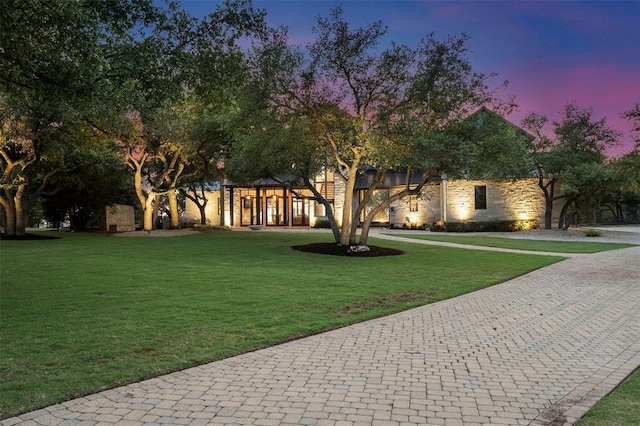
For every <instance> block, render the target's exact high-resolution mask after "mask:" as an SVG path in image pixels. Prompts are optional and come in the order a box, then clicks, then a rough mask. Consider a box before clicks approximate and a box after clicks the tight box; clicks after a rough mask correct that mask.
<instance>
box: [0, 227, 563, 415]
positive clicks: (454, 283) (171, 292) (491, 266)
mask: <svg viewBox="0 0 640 426" xmlns="http://www.w3.org/2000/svg"><path fill="white" fill-rule="evenodd" d="M56 235H57V234H56ZM61 237H62V238H60V239H56V240H38V241H1V242H0V274H1V275H0V276H1V281H0V321H1V324H0V348H1V350H0V380H1V383H0V386H1V392H0V404H1V405H0V417H2V418H5V417H9V416H12V415H15V414H18V413H20V412H24V411H29V410H33V409H36V408H38V407H42V406H46V405H50V404H53V403H57V402H60V401H63V400H67V399H70V398H73V397H78V396H81V395H85V394H89V393H93V392H96V391H98V390H101V389H106V388H111V387H114V386H117V385H122V384H126V383H131V382H134V381H138V380H141V379H145V378H149V377H154V376H158V375H160V374H163V373H166V372H169V371H175V370H180V369H183V368H186V367H189V366H194V365H198V364H202V363H206V362H209V361H213V360H218V359H221V358H225V357H229V356H232V355H235V354H239V353H242V352H246V351H250V350H253V349H256V348H260V347H265V346H268V345H273V344H275V343H278V342H282V341H285V340H288V339H292V338H297V337H301V336H305V335H309V334H313V333H317V332H320V331H322V330H327V329H331V328H335V327H339V326H342V325H345V324H350V323H354V322H357V321H362V320H365V319H369V318H373V317H377V316H381V315H385V314H389V313H391V312H397V311H400V310H404V309H408V308H411V307H415V306H419V305H423V304H427V303H431V302H434V301H437V300H442V299H446V298H450V297H454V296H456V295H459V294H462V293H466V292H470V291H474V290H477V289H480V288H483V287H486V286H490V285H492V284H495V283H498V282H502V281H505V280H508V279H510V278H513V277H516V276H518V275H521V274H524V273H526V272H529V271H531V270H533V269H537V268H540V267H543V266H545V265H548V264H550V263H553V262H556V261H559V260H560V259H561V258H560V257H546V256H530V255H521V254H511V253H494V252H483V251H474V250H461V249H454V248H447V247H436V246H426V245H420V244H404V243H396V242H391V241H382V240H372V241H371V243H372V244H374V245H378V246H388V247H393V248H397V249H400V250H404V251H405V252H406V253H405V254H404V255H401V256H389V257H377V258H350V257H337V256H323V255H317V254H310V253H303V252H299V251H295V250H292V249H291V248H290V247H291V246H292V245H301V244H308V243H313V242H319V241H329V240H330V236H329V235H328V234H317V233H270V232H213V233H209V234H197V235H192V236H182V237H170V238H123V237H114V236H109V235H87V234H64V235H61Z"/></svg>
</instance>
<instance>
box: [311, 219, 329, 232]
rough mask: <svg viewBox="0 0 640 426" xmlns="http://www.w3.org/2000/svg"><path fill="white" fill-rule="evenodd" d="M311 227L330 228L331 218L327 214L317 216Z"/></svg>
mask: <svg viewBox="0 0 640 426" xmlns="http://www.w3.org/2000/svg"><path fill="white" fill-rule="evenodd" d="M311 227H312V228H325V229H329V228H331V222H329V219H328V218H327V217H326V216H320V217H316V220H315V222H314V223H313V225H312V226H311Z"/></svg>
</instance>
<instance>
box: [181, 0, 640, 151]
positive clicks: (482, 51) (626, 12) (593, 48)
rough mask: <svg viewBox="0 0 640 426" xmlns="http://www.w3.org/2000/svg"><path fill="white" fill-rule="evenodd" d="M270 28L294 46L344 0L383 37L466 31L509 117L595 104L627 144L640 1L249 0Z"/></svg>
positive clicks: (553, 114) (638, 90) (637, 90)
mask: <svg viewBox="0 0 640 426" xmlns="http://www.w3.org/2000/svg"><path fill="white" fill-rule="evenodd" d="M182 4H183V7H184V9H185V10H187V11H188V12H190V13H192V14H193V15H195V16H199V17H201V16H204V15H206V14H208V13H210V12H211V11H213V10H214V9H215V7H216V6H217V5H218V4H220V2H218V1H215V0H184V1H183V2H182ZM253 4H254V6H255V7H256V8H259V9H265V10H266V11H267V22H268V23H269V25H271V26H280V25H284V26H287V27H288V28H289V38H290V41H291V43H292V44H297V45H301V46H304V45H306V44H307V43H309V42H311V41H312V40H313V38H314V36H313V33H312V28H313V27H314V26H315V24H316V18H317V17H318V16H324V17H326V16H328V14H329V12H330V9H331V8H332V7H335V6H339V5H342V7H343V8H344V17H345V18H346V19H347V20H348V21H349V22H350V23H352V25H353V26H354V27H355V26H364V25H366V24H368V23H371V22H375V21H378V20H381V21H382V22H383V23H384V25H386V26H387V29H388V33H387V35H386V37H385V42H388V43H391V42H392V41H393V42H396V43H402V44H406V45H408V46H410V47H415V46H416V45H417V44H418V42H419V40H420V39H421V38H423V37H424V36H426V35H428V34H429V33H432V32H433V33H434V34H435V36H436V38H439V39H442V38H446V37H447V36H459V35H461V34H463V33H466V34H468V35H469V36H470V41H469V45H470V47H471V49H472V53H471V54H470V58H471V60H472V63H473V64H474V67H475V68H476V70H477V71H480V72H484V73H494V72H495V73H497V74H498V76H497V78H495V79H494V80H493V81H492V83H494V84H495V86H496V87H497V86H499V85H500V84H501V83H502V81H504V80H508V81H509V86H508V87H507V89H506V90H502V91H501V92H500V93H501V94H503V96H504V97H505V98H506V97H508V96H514V97H515V100H516V103H517V104H518V109H517V111H515V112H514V113H513V114H511V115H509V116H507V117H506V118H507V119H508V120H510V121H512V122H513V123H514V124H518V125H519V124H520V121H521V119H522V118H523V117H524V116H525V115H526V114H528V113H530V112H535V113H537V114H544V115H546V116H547V117H548V118H549V120H550V121H553V120H559V119H560V113H561V111H562V110H563V108H564V106H565V105H566V104H567V103H575V104H576V105H577V106H579V107H581V108H588V107H593V109H594V116H595V117H594V118H595V119H601V118H603V117H606V118H607V123H608V124H609V125H610V126H612V127H614V128H616V129H618V130H619V131H621V132H623V134H624V136H623V145H622V146H620V147H617V148H614V149H611V150H610V151H609V154H610V155H612V156H617V155H619V154H624V153H627V152H629V151H631V149H632V148H633V141H632V138H631V134H630V129H631V124H630V122H629V121H628V120H624V119H622V118H620V114H621V113H622V112H624V111H626V110H629V109H631V108H632V107H633V105H634V104H635V103H636V102H639V101H640V29H639V28H638V27H639V26H640V1H358V0H345V1H342V2H339V1H323V0H316V1H302V0H298V1H284V0H283V1H273V0H254V2H253Z"/></svg>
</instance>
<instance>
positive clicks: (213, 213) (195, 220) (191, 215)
mask: <svg viewBox="0 0 640 426" xmlns="http://www.w3.org/2000/svg"><path fill="white" fill-rule="evenodd" d="M205 197H207V206H206V207H205V217H206V219H207V225H208V226H219V225H220V214H219V213H218V212H219V211H220V210H219V206H218V204H219V203H220V191H206V192H205ZM182 223H183V224H184V225H185V226H193V225H200V210H199V209H198V206H196V204H195V203H194V202H193V201H191V200H190V199H188V198H187V199H186V200H185V211H184V214H183V215H182Z"/></svg>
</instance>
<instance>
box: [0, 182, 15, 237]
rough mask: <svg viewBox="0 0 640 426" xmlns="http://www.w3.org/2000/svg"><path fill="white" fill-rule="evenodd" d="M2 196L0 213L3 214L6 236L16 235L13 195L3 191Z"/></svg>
mask: <svg viewBox="0 0 640 426" xmlns="http://www.w3.org/2000/svg"><path fill="white" fill-rule="evenodd" d="M3 192H4V195H3V196H1V197H0V204H2V211H3V212H4V219H5V226H6V232H7V235H11V236H13V235H16V208H15V205H14V202H13V195H12V194H11V192H10V191H8V190H4V191H3Z"/></svg>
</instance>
